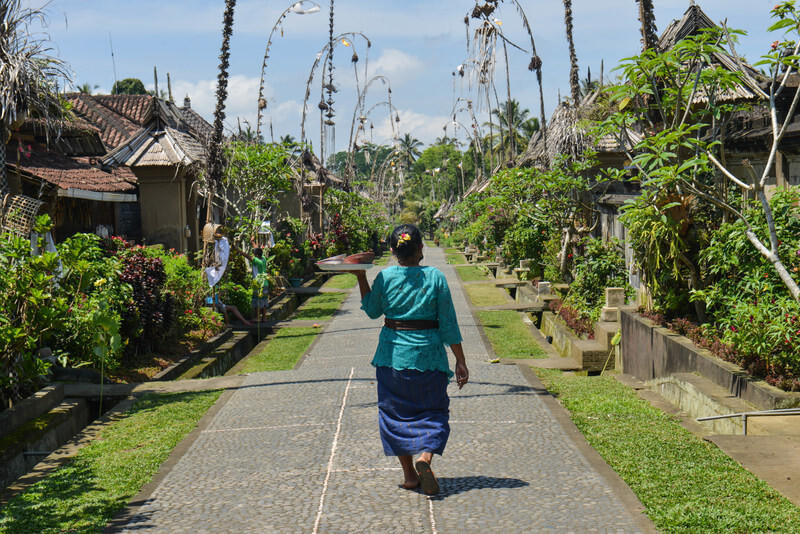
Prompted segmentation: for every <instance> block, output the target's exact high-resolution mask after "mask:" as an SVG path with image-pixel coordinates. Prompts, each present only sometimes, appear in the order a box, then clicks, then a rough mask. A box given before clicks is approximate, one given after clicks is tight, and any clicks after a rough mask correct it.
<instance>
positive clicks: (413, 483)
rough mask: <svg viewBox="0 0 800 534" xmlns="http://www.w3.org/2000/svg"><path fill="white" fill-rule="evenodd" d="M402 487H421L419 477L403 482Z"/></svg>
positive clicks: (409, 488) (408, 488) (411, 488)
mask: <svg viewBox="0 0 800 534" xmlns="http://www.w3.org/2000/svg"><path fill="white" fill-rule="evenodd" d="M400 487H401V488H403V489H407V490H413V489H417V488H418V487H419V478H417V480H414V481H411V482H403V483H402V484H400Z"/></svg>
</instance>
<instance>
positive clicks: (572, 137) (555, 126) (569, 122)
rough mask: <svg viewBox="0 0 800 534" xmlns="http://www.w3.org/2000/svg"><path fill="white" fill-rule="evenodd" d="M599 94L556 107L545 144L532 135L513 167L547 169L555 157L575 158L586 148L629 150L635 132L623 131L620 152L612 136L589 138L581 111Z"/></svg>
mask: <svg viewBox="0 0 800 534" xmlns="http://www.w3.org/2000/svg"><path fill="white" fill-rule="evenodd" d="M599 93H600V91H599V90H598V91H596V92H595V93H594V94H592V95H591V96H589V98H586V99H584V100H583V102H581V104H580V105H579V106H578V107H574V106H572V105H571V104H570V103H569V102H562V103H561V104H559V105H558V107H557V108H556V110H555V111H554V112H553V115H552V117H551V118H550V122H549V123H548V126H547V140H546V141H547V142H546V143H545V138H544V135H543V134H542V132H535V133H534V134H533V136H532V137H531V139H530V141H529V142H528V148H527V149H526V150H525V152H523V153H522V155H521V156H520V157H519V158H517V162H516V164H517V166H519V167H537V168H540V169H547V168H549V167H550V165H551V164H552V163H553V161H555V158H556V157H557V156H559V155H569V156H573V157H579V156H580V155H581V154H583V153H584V152H585V151H586V150H588V149H591V150H594V151H596V152H598V153H620V152H624V150H625V149H627V150H630V149H632V148H633V146H634V145H636V143H638V142H639V141H640V140H641V136H640V135H639V134H637V133H636V132H633V131H628V132H626V135H625V143H624V146H625V149H623V148H622V145H620V143H619V142H618V141H617V139H616V138H615V137H614V136H612V135H604V136H602V137H596V136H593V135H592V134H591V133H590V132H589V128H590V127H589V126H588V125H587V124H583V123H582V120H583V119H582V112H583V111H585V110H587V109H589V108H591V107H592V106H594V105H595V102H596V100H597V97H598V96H599Z"/></svg>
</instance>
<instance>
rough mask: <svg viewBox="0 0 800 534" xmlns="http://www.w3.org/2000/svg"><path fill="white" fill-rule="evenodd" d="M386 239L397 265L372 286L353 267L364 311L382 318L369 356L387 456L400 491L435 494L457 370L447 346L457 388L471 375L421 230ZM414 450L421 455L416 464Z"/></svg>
mask: <svg viewBox="0 0 800 534" xmlns="http://www.w3.org/2000/svg"><path fill="white" fill-rule="evenodd" d="M389 239H390V240H389V244H390V246H391V248H392V252H393V253H394V255H395V257H396V258H397V263H398V264H399V265H398V266H393V267H389V268H386V269H384V270H383V271H381V272H380V273H378V275H377V276H376V277H375V281H374V282H373V285H372V288H370V285H369V282H368V281H367V276H366V271H363V270H360V271H354V274H355V275H356V277H357V278H358V285H359V289H360V291H361V309H363V310H364V311H365V312H366V313H367V315H368V316H369V317H370V318H372V319H377V318H378V317H380V316H381V315H385V322H384V328H383V329H381V334H380V339H379V342H378V349H377V350H376V352H375V356H374V358H373V359H372V365H373V366H374V367H375V374H376V377H377V381H378V424H379V428H380V435H381V441H382V442H383V450H384V453H385V454H386V455H387V456H397V457H398V459H399V460H400V465H401V466H402V468H403V475H404V478H405V480H404V482H403V484H402V487H403V488H405V489H415V488H417V487H420V486H421V487H422V490H423V491H424V492H425V493H426V494H428V495H436V494H437V493H438V492H439V484H438V482H437V480H436V477H435V476H434V474H433V471H432V470H431V462H432V460H433V455H434V454H439V455H441V454H442V453H443V452H444V448H445V445H446V444H447V438H448V437H449V435H450V425H449V417H450V409H449V407H450V399H449V397H448V396H447V383H448V381H449V379H450V377H452V376H453V374H454V373H453V372H452V371H451V370H450V367H449V363H448V360H447V351H446V350H445V345H450V349H451V350H452V351H453V354H454V355H455V358H456V365H455V377H456V382H457V384H458V387H459V388H461V387H463V386H464V384H466V383H467V381H468V380H469V371H468V370H467V365H466V362H465V360H464V351H463V349H462V348H461V331H460V330H459V328H458V322H457V321H456V313H455V308H454V307H453V299H452V297H451V295H450V289H449V288H448V286H447V281H446V279H445V277H444V274H443V273H442V272H441V271H440V270H439V269H436V268H435V267H423V266H421V265H420V264H419V263H420V260H422V258H423V255H422V246H423V245H422V234H421V233H420V231H419V229H417V227H416V226H413V225H410V224H406V225H401V226H398V227H397V228H395V229H394V231H393V232H392V235H391V237H390V238H389ZM415 454H419V457H418V458H417V461H416V463H414V461H413V456H414V455H415ZM415 468H416V469H415Z"/></svg>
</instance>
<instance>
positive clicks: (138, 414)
mask: <svg viewBox="0 0 800 534" xmlns="http://www.w3.org/2000/svg"><path fill="white" fill-rule="evenodd" d="M220 393H221V392H219V391H205V392H199V393H176V394H171V395H146V396H144V397H143V398H142V399H140V400H139V401H138V402H137V403H136V404H135V405H134V406H133V408H132V409H131V410H130V411H129V412H128V413H127V415H126V416H125V417H124V418H122V419H120V420H119V421H117V422H115V423H113V424H112V425H110V426H109V427H107V428H106V429H105V430H103V432H102V434H101V437H100V439H98V440H97V441H93V442H92V443H90V444H89V445H87V446H86V447H84V448H83V449H81V450H80V451H78V454H77V455H76V457H75V458H74V459H73V460H72V461H71V462H70V463H69V464H67V465H65V466H64V467H61V468H59V469H57V470H56V471H55V472H53V473H52V474H51V475H49V476H48V477H47V478H45V479H44V480H42V481H40V482H38V483H36V484H34V485H33V486H31V487H30V488H28V489H27V490H25V491H24V492H23V493H21V494H19V495H17V496H15V497H14V498H12V499H11V500H10V501H9V503H8V504H7V505H6V506H5V507H3V509H2V510H0V532H2V533H33V532H36V533H37V534H38V533H50V532H52V533H55V532H101V531H102V530H103V527H104V526H105V524H106V522H108V520H110V519H111V518H112V517H113V516H114V515H116V514H117V513H118V512H119V511H120V510H122V509H123V508H124V507H125V506H126V505H127V503H128V501H129V500H130V499H131V498H132V497H133V496H135V495H136V494H137V493H138V492H139V490H140V489H141V488H142V486H143V485H144V484H146V483H148V482H150V480H152V478H153V476H154V475H155V473H156V471H157V470H158V467H159V466H160V465H161V464H162V463H163V462H164V460H166V459H167V456H169V453H170V452H171V451H172V449H173V448H174V447H175V446H176V445H177V444H178V442H180V441H181V440H182V439H183V438H184V437H185V436H186V435H187V434H188V433H189V432H190V431H191V430H192V429H193V428H194V427H195V426H196V425H197V421H198V420H199V419H200V418H201V417H202V416H203V414H205V413H206V411H208V409H209V408H210V407H211V406H212V405H213V404H214V402H215V401H216V400H217V398H219V395H220Z"/></svg>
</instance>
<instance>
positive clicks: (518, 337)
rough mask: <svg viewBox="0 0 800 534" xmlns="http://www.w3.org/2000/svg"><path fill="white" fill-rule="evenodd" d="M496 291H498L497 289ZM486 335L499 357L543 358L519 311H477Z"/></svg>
mask: <svg viewBox="0 0 800 534" xmlns="http://www.w3.org/2000/svg"><path fill="white" fill-rule="evenodd" d="M497 291H500V290H499V289H498V290H497ZM478 319H480V321H481V324H483V330H484V332H486V337H488V338H489V342H490V343H491V344H492V348H493V349H494V353H495V354H496V355H497V357H499V358H516V359H520V358H521V359H524V358H544V357H545V352H544V350H542V347H541V346H540V345H539V343H537V342H536V338H534V337H533V333H532V332H531V327H530V325H527V324H525V323H524V322H523V321H522V317H520V314H519V312H516V311H510V310H503V311H479V312H478Z"/></svg>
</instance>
